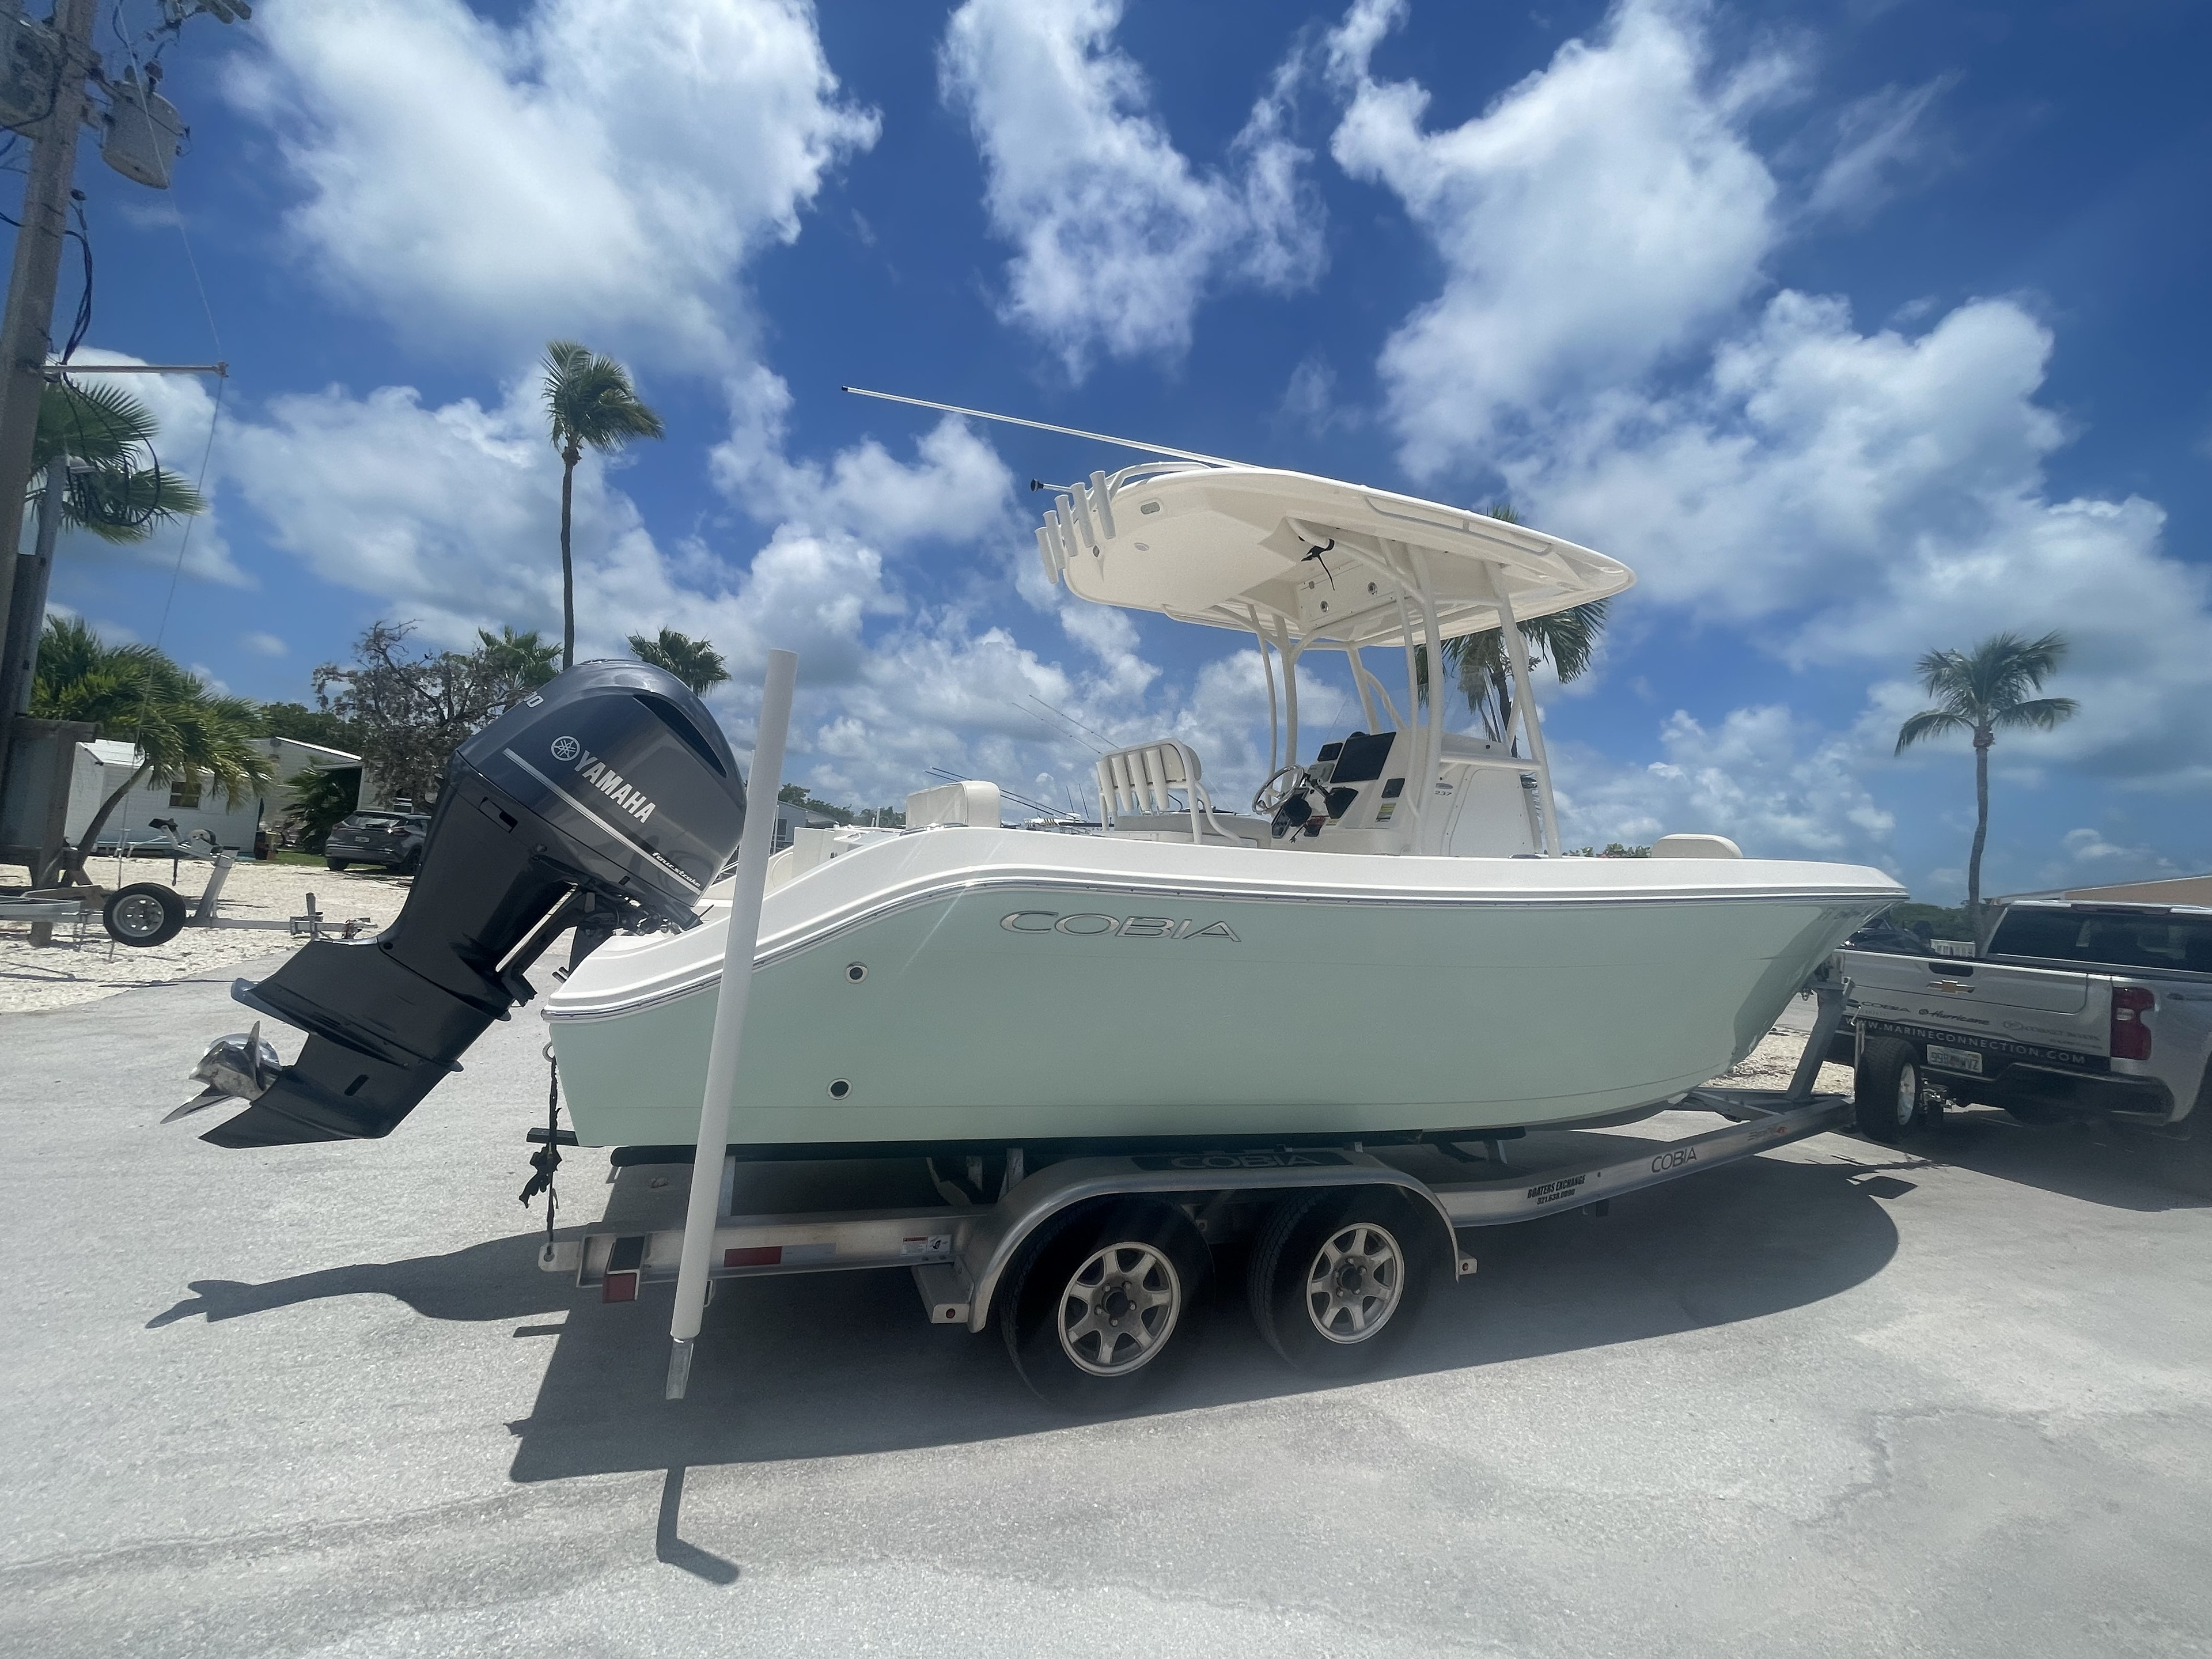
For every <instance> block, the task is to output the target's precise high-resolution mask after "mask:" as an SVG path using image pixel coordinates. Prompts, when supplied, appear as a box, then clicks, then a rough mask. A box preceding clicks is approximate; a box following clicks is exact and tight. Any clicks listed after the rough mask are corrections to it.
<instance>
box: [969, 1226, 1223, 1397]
mask: <svg viewBox="0 0 2212 1659" xmlns="http://www.w3.org/2000/svg"><path fill="white" fill-rule="evenodd" d="M1212 1291H1213V1257H1212V1253H1211V1252H1209V1251H1208V1250H1207V1249H1206V1240H1205V1238H1204V1237H1203V1236H1202V1235H1200V1232H1199V1231H1198V1227H1197V1225H1196V1224H1194V1222H1193V1221H1192V1220H1191V1218H1189V1217H1188V1216H1187V1215H1185V1214H1184V1213H1183V1212H1182V1211H1181V1210H1179V1209H1177V1208H1176V1207H1175V1206H1173V1205H1171V1204H1166V1203H1163V1202H1161V1201H1160V1200H1157V1199H1127V1198H1124V1199H1103V1200H1098V1201H1097V1202H1096V1203H1092V1204H1086V1205H1083V1206H1079V1207H1078V1208H1076V1209H1074V1210H1072V1211H1070V1212H1068V1213H1067V1214H1066V1216H1064V1217H1062V1218H1059V1219H1058V1220H1057V1221H1056V1222H1054V1223H1053V1224H1051V1225H1048V1226H1045V1227H1042V1228H1039V1229H1038V1230H1037V1233H1036V1236H1035V1237H1032V1238H1031V1239H1030V1242H1029V1243H1027V1244H1025V1245H1024V1246H1023V1248H1022V1251H1021V1254H1020V1255H1018V1256H1017V1257H1016V1258H1015V1260H1014V1262H1013V1265H1012V1267H1011V1268H1010V1269H1009V1270H1008V1272H1007V1274H1006V1290H1005V1291H1003V1292H1002V1295H1003V1297H1004V1300H1003V1302H1002V1304H1001V1310H1002V1314H1001V1317H1000V1330H1001V1331H1002V1332H1003V1333H1004V1334H1005V1337H1006V1352H1007V1353H1008V1354H1009V1355H1010V1356H1011V1357H1012V1359H1013V1362H1014V1369H1015V1370H1018V1371H1019V1372H1020V1373H1021V1375H1022V1380H1023V1381H1024V1383H1028V1384H1029V1385H1030V1389H1031V1390H1032V1391H1034V1392H1035V1393H1036V1395H1037V1397H1038V1398H1040V1399H1042V1400H1044V1401H1048V1402H1049V1403H1051V1404H1053V1405H1054V1406H1058V1407H1060V1408H1062V1409H1063V1410H1066V1411H1070V1412H1075V1413H1082V1414H1084V1415H1091V1416H1096V1415H1104V1414H1106V1413H1112V1412H1117V1411H1123V1410H1127V1409H1128V1408H1129V1407H1132V1406H1134V1405H1137V1404H1139V1403H1140V1402H1141V1401H1145V1400H1146V1399H1149V1398H1150V1397H1151V1396H1152V1395H1155V1394H1157V1393H1158V1392H1159V1390H1160V1389H1162V1388H1164V1387H1165V1386H1166V1385H1167V1383H1170V1381H1172V1380H1173V1378H1174V1376H1175V1375H1176V1373H1177V1372H1178V1371H1180V1370H1182V1367H1183V1366H1184V1365H1186V1364H1188V1363H1189V1360H1190V1358H1191V1356H1192V1354H1193V1353H1194V1352H1195V1351H1196V1350H1197V1347H1198V1338H1199V1333H1200V1330H1202V1329H1203V1328H1204V1327H1205V1323H1206V1312H1207V1309H1208V1306H1209V1304H1210V1303H1211V1301H1212Z"/></svg>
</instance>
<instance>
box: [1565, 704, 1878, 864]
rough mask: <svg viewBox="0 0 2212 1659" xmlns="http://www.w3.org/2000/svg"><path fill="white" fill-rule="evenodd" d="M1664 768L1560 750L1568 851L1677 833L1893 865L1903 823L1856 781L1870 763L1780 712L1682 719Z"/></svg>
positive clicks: (1666, 733) (1753, 849)
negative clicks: (1707, 721)
mask: <svg viewBox="0 0 2212 1659" xmlns="http://www.w3.org/2000/svg"><path fill="white" fill-rule="evenodd" d="M1659 747H1660V750H1661V752H1662V755H1663V757H1664V758H1662V759H1660V760H1656V761H1653V762H1651V763H1649V764H1647V765H1644V766H1641V767H1635V766H1627V767H1624V766H1619V765H1616V764H1614V763H1611V762H1608V761H1607V760H1605V759H1604V758H1603V757H1600V756H1597V755H1595V754H1593V753H1591V752H1590V751H1589V750H1587V749H1584V748H1582V747H1580V746H1578V745H1575V744H1564V745H1561V746H1560V747H1559V749H1558V750H1555V758H1554V762H1553V764H1554V766H1555V768H1556V769H1557V781H1556V784H1555V790H1556V793H1557V794H1558V796H1559V816H1560V820H1561V826H1562V833H1563V835H1564V836H1565V838H1566V839H1567V841H1568V842H1570V843H1583V844H1588V845H1593V846H1602V845H1604V844H1605V843H1606V842H1613V841H1619V842H1626V843H1628V844H1629V845H1631V846H1635V845H1638V844H1644V845H1648V844H1649V843H1650V842H1652V841H1654V840H1656V838H1657V837H1658V836H1663V835H1671V834H1677V833H1690V834H1699V835H1720V836H1728V837H1729V838H1730V839H1731V840H1733V841H1735V842H1737V843H1738V844H1739V845H1741V847H1742V848H1743V849H1744V851H1745V852H1746V853H1747V854H1750V855H1751V856H1753V858H1762V857H1764V858H1810V859H1831V860H1848V861H1851V862H1857V863H1868V864H1877V865H1881V866H1887V867H1892V868H1893V867H1894V864H1893V854H1892V852H1891V848H1890V842H1891V838H1892V836H1893V832H1894V830H1895V829H1896V827H1897V825H1896V820H1895V819H1894V817H1893V816H1892V815H1891V814H1890V813H1889V812H1887V811H1884V810H1883V809H1882V808H1881V807H1880V806H1878V805H1876V804H1875V799H1874V797H1873V796H1872V794H1871V793H1869V791H1868V789H1867V787H1866V784H1865V783H1864V781H1863V779H1862V778H1861V776H1860V775H1859V769H1860V767H1861V766H1862V765H1863V760H1864V757H1863V754H1861V753H1860V752H1859V751H1858V750H1857V746H1856V745H1855V744H1852V743H1851V742H1850V740H1849V738H1848V737H1847V736H1840V735H1838V734H1835V733H1830V732H1822V731H1820V729H1819V728H1818V727H1817V726H1814V725H1813V724H1811V723H1810V722H1808V721H1805V720H1802V719H1800V718H1799V717H1797V716H1796V715H1794V714H1792V713H1791V712H1790V709H1789V708H1786V707H1784V706H1783V705H1780V704H1771V705H1766V706H1764V707H1757V708H1737V709H1735V710H1732V711H1731V712H1730V713H1729V714H1728V715H1727V716H1726V718H1725V719H1723V720H1722V721H1721V723H1720V725H1719V726H1717V727H1710V728H1709V727H1708V726H1705V725H1703V724H1701V723H1700V722H1699V721H1698V720H1694V719H1692V717H1691V716H1690V715H1689V714H1686V713H1684V712H1683V711H1681V710H1680V709H1677V710H1676V711H1675V712H1674V714H1671V715H1669V716H1668V719H1667V720H1666V721H1665V722H1664V723H1663V724H1662V726H1661V727H1660V730H1659Z"/></svg>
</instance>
